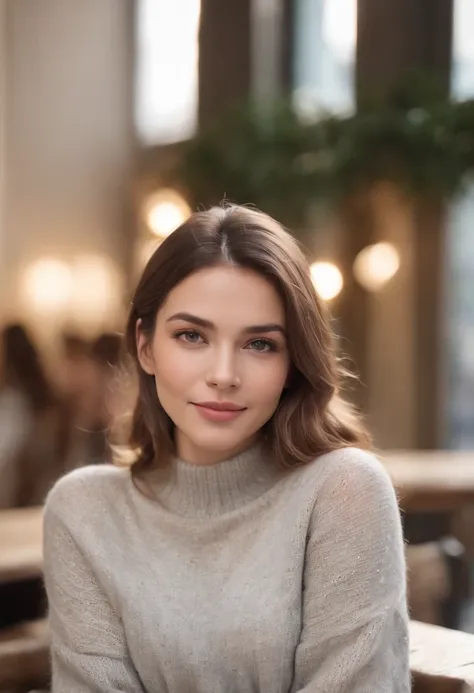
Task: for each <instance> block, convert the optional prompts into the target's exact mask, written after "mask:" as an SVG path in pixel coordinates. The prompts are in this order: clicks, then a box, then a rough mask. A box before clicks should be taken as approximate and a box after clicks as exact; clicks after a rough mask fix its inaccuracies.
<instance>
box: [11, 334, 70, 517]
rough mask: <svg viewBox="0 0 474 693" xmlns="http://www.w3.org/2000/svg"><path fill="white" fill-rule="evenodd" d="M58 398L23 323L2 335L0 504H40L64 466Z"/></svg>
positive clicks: (60, 413)
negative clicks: (0, 481)
mask: <svg viewBox="0 0 474 693" xmlns="http://www.w3.org/2000/svg"><path fill="white" fill-rule="evenodd" d="M63 433H64V429H63V421H62V412H61V406H60V402H59V400H58V398H57V396H56V394H55V392H54V391H53V387H52V385H51V383H50V382H49V380H48V377H47V375H46V373H45V369H44V367H43V364H42V362H41V358H40V355H39V351H38V349H37V347H36V345H35V344H34V342H33V339H32V337H31V335H30V334H29V333H28V331H27V330H26V328H25V327H24V326H23V325H21V324H10V325H7V326H5V327H4V329H3V331H2V333H1V336H0V474H1V480H2V483H1V484H0V507H2V508H8V507H17V506H27V505H38V504H41V503H42V502H43V501H44V498H45V497H46V494H47V492H48V491H49V489H50V487H51V486H52V485H53V483H54V482H55V481H56V479H57V478H58V476H60V475H61V472H62V470H63V468H64V455H65V436H64V435H63Z"/></svg>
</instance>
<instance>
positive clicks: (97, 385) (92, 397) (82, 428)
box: [67, 333, 122, 469]
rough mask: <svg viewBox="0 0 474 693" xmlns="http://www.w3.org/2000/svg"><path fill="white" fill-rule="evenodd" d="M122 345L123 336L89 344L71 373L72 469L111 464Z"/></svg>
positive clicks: (104, 337)
mask: <svg viewBox="0 0 474 693" xmlns="http://www.w3.org/2000/svg"><path fill="white" fill-rule="evenodd" d="M121 345H122V338H121V336H120V335H119V334H114V333H103V334H101V335H99V336H98V337H97V338H96V339H95V340H94V341H93V342H92V343H90V344H88V346H87V349H86V350H85V351H84V352H83V353H82V354H81V358H80V360H78V361H77V362H76V366H77V370H76V371H74V370H73V369H71V372H70V380H69V382H70V383H71V384H72V385H74V390H73V389H72V388H70V390H69V402H70V407H71V415H72V421H71V428H72V430H71V438H70V446H69V454H68V463H67V466H68V468H69V469H73V468H76V467H80V466H83V465H86V464H101V463H104V462H110V461H111V449H110V446H109V443H108V437H109V431H110V429H111V427H112V426H113V423H114V420H115V415H116V412H117V402H116V395H117V392H118V387H117V380H118V365H119V361H120V352H121ZM79 376H80V377H79Z"/></svg>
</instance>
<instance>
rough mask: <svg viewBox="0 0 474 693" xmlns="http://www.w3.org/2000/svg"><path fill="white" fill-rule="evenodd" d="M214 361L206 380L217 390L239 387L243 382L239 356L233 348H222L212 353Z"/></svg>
mask: <svg viewBox="0 0 474 693" xmlns="http://www.w3.org/2000/svg"><path fill="white" fill-rule="evenodd" d="M211 358H212V361H211V364H210V367H209V371H208V373H207V377H206V382H207V385H208V386H209V387H212V388H214V389H216V390H227V389H228V388H232V387H239V385H240V383H241V379H240V375H239V372H238V370H239V369H238V363H237V357H236V355H235V354H234V353H233V350H232V349H231V348H222V349H219V350H218V351H216V352H214V353H213V354H212V357H211Z"/></svg>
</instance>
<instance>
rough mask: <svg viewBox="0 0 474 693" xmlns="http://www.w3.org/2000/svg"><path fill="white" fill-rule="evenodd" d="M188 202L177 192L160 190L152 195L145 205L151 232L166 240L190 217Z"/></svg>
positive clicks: (146, 217)
mask: <svg viewBox="0 0 474 693" xmlns="http://www.w3.org/2000/svg"><path fill="white" fill-rule="evenodd" d="M190 213H191V210H190V209H189V205H188V204H187V202H186V200H184V199H183V198H182V197H181V195H179V194H178V193H177V192H176V191H175V190H168V189H165V190H160V191H159V192H157V193H155V194H154V195H152V196H151V197H150V198H149V199H148V201H147V202H146V205H145V219H146V223H147V224H148V227H149V228H150V230H151V231H152V232H153V233H154V234H155V235H156V236H159V237H161V238H166V236H169V235H170V233H172V232H173V231H174V230H175V229H176V228H177V227H178V226H180V224H182V223H183V222H184V221H185V220H186V219H187V218H188V216H189V215H190Z"/></svg>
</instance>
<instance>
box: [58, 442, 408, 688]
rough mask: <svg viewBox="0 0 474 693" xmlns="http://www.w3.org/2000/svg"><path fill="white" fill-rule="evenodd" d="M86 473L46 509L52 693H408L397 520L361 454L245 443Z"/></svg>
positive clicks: (378, 468) (382, 481)
mask: <svg viewBox="0 0 474 693" xmlns="http://www.w3.org/2000/svg"><path fill="white" fill-rule="evenodd" d="M147 489H148V494H147V495H145V494H144V493H142V492H141V491H140V490H138V489H137V488H136V487H135V486H134V484H133V483H132V480H131V476H130V472H129V471H128V470H125V469H118V468H116V467H112V466H100V467H97V466H94V467H85V468H82V469H79V470H76V471H74V472H72V473H71V474H69V475H68V476H66V477H64V478H63V479H61V480H60V481H59V482H58V483H57V484H56V486H55V488H54V489H53V490H52V492H51V493H50V495H49V497H48V500H47V503H46V508H45V532H44V543H45V546H44V548H45V580H46V588H47V592H48V597H49V606H50V625H51V631H52V662H53V693H93V692H94V693H118V692H122V693H143V692H144V691H145V692H147V693H251V692H254V693H297V692H298V693H299V692H301V693H303V692H304V693H375V692H376V693H408V691H409V690H410V675H409V664H408V616H407V608H406V591H405V560H404V547H403V539H402V531H401V522H400V516H399V510H398V506H397V502H396V498H395V493H394V490H393V487H392V484H391V482H390V480H389V478H388V476H387V474H386V472H385V470H384V469H383V467H382V465H381V464H380V463H379V461H378V460H377V459H376V458H375V457H373V456H372V455H370V454H368V453H365V452H362V451H361V450H357V449H348V450H341V451H337V452H332V453H328V454H327V455H323V456H321V457H320V458H318V459H317V460H315V461H314V462H313V463H312V464H309V465H307V466H304V467H301V468H298V469H296V470H292V471H290V472H282V471H279V470H278V469H277V468H276V466H275V465H274V464H272V462H271V461H270V460H268V459H265V457H264V455H263V454H262V451H261V449H260V448H259V447H258V446H257V447H254V448H252V449H250V450H247V451H246V452H245V453H243V454H241V455H239V456H237V457H235V458H233V459H231V460H227V461H225V462H221V463H219V464H217V465H213V466H209V467H201V466H196V465H191V464H187V463H185V462H182V461H180V460H174V462H173V464H172V466H171V468H170V469H169V470H167V471H160V472H154V473H153V474H150V475H149V478H148V479H147Z"/></svg>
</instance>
